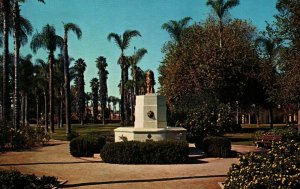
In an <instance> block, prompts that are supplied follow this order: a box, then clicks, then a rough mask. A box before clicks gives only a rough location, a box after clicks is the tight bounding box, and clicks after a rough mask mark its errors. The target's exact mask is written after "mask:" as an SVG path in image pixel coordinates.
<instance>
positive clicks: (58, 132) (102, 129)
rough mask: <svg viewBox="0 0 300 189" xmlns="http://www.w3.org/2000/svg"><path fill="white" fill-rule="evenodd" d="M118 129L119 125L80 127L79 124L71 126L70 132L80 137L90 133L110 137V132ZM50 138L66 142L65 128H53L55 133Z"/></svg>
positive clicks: (87, 125)
mask: <svg viewBox="0 0 300 189" xmlns="http://www.w3.org/2000/svg"><path fill="white" fill-rule="evenodd" d="M117 127H120V124H119V123H116V124H106V125H104V126H103V125H102V124H86V125H84V126H80V124H72V131H75V132H77V133H79V134H80V135H87V134H90V133H94V134H95V133H97V134H103V135H110V134H111V133H112V131H113V130H114V129H115V128H117ZM50 135H51V138H52V139H56V140H67V137H66V128H65V127H63V128H55V133H51V134H50Z"/></svg>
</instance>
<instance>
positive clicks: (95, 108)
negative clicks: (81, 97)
mask: <svg viewBox="0 0 300 189" xmlns="http://www.w3.org/2000/svg"><path fill="white" fill-rule="evenodd" d="M90 85H91V89H92V101H93V122H94V123H96V122H97V116H98V94H99V93H98V91H99V80H98V79H97V78H96V77H94V78H93V79H92V80H91V81H90Z"/></svg>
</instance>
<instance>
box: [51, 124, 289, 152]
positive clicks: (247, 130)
mask: <svg viewBox="0 0 300 189" xmlns="http://www.w3.org/2000/svg"><path fill="white" fill-rule="evenodd" d="M117 127H120V124H119V123H114V124H106V125H104V126H103V125H102V124H100V123H99V124H85V125H84V126H80V124H72V131H75V132H76V133H78V134H80V135H87V134H91V133H93V134H100V135H104V136H111V135H112V134H113V130H114V129H116V128H117ZM276 127H286V124H274V128H276ZM269 129H270V125H269V124H260V125H259V127H257V125H256V124H250V125H249V124H243V125H242V130H241V131H240V132H239V133H227V134H225V135H224V137H226V138H229V139H230V140H231V142H232V144H237V145H249V146H253V145H255V144H254V141H253V135H254V133H255V132H256V131H258V130H265V131H267V130H269ZM50 135H51V138H52V139H56V140H67V137H66V128H65V127H63V128H55V133H50Z"/></svg>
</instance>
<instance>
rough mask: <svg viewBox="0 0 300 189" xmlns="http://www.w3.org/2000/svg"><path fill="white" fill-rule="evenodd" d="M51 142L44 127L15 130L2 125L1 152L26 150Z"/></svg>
mask: <svg viewBox="0 0 300 189" xmlns="http://www.w3.org/2000/svg"><path fill="white" fill-rule="evenodd" d="M49 140H50V136H49V135H48V134H47V133H45V130H44V128H43V127H41V126H38V127H31V126H29V125H28V126H21V127H20V128H19V129H14V128H11V127H8V126H5V125H3V123H0V151H4V150H6V149H24V148H32V147H35V146H37V145H42V144H44V143H46V142H48V141H49Z"/></svg>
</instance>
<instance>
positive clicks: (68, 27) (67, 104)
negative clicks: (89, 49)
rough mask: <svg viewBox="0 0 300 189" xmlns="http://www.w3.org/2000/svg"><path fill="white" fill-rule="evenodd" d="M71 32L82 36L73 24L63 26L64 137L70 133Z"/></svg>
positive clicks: (78, 36) (79, 36) (77, 27)
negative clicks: (69, 52)
mask: <svg viewBox="0 0 300 189" xmlns="http://www.w3.org/2000/svg"><path fill="white" fill-rule="evenodd" d="M69 31H73V32H74V33H75V34H76V36H77V38H78V39H80V38H81V36H82V32H81V29H80V28H79V26H77V25H76V24H74V23H67V24H64V76H65V82H64V88H65V111H66V135H67V136H68V135H70V133H71V129H72V127H71V120H70V117H71V102H70V72H69V65H70V62H69V54H68V33H69Z"/></svg>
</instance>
